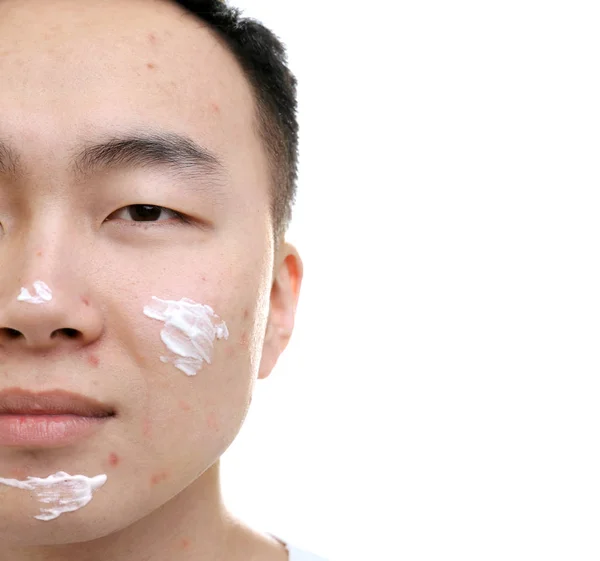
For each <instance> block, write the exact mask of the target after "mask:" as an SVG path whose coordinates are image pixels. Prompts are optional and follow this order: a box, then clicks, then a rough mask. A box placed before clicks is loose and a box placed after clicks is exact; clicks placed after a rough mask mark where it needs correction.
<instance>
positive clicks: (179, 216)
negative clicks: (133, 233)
mask: <svg viewBox="0 0 600 561" xmlns="http://www.w3.org/2000/svg"><path fill="white" fill-rule="evenodd" d="M135 207H146V208H152V209H160V210H161V211H167V212H170V213H171V214H173V215H174V218H175V221H176V222H179V223H182V224H189V220H188V219H187V218H186V217H185V216H184V215H183V214H181V213H180V212H177V211H176V210H172V209H170V208H167V207H164V206H159V205H146V204H133V205H127V206H124V207H123V208H120V209H119V210H117V211H115V212H113V214H112V215H111V216H114V215H116V214H118V213H120V212H124V211H127V210H128V209H132V208H135ZM126 222H133V223H134V224H140V225H141V224H155V223H159V222H167V223H169V222H171V220H127V221H126Z"/></svg>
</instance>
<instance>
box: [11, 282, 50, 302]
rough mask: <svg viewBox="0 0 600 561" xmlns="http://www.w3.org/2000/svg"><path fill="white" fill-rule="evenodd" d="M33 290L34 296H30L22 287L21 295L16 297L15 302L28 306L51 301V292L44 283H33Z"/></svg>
mask: <svg viewBox="0 0 600 561" xmlns="http://www.w3.org/2000/svg"><path fill="white" fill-rule="evenodd" d="M33 288H34V289H35V296H32V294H31V293H30V292H29V290H27V289H26V288H25V287H23V288H21V293H20V294H19V295H18V296H17V300H19V301H20V302H27V303H29V304H44V303H45V302H50V300H52V290H50V288H49V287H48V285H47V284H46V283H45V282H42V281H35V282H34V283H33Z"/></svg>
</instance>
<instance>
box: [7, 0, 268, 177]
mask: <svg viewBox="0 0 600 561" xmlns="http://www.w3.org/2000/svg"><path fill="white" fill-rule="evenodd" d="M148 126H150V127H151V128H152V129H153V130H164V131H166V132H171V133H179V134H182V135H185V136H188V137H191V138H194V139H195V140H197V141H198V142H199V143H200V144H202V145H205V146H207V147H209V148H210V149H211V150H213V151H214V152H216V153H219V154H221V155H223V156H224V158H223V159H224V160H228V159H235V158H237V159H238V160H239V159H240V158H241V159H244V158H247V159H251V160H252V161H253V162H254V164H256V162H257V161H260V160H262V159H264V158H262V154H261V148H260V147H259V146H260V142H259V140H258V137H257V135H256V132H255V127H254V102H253V97H252V92H251V89H250V85H249V84H248V82H247V80H246V78H245V77H244V75H243V73H242V71H241V69H240V67H239V65H238V63H237V61H236V60H235V58H234V56H233V55H232V54H231V53H230V52H229V50H228V49H227V48H226V47H225V45H224V44H223V42H222V41H221V40H220V39H219V38H218V37H217V35H216V34H215V32H213V31H212V30H210V29H209V28H208V27H207V26H206V24H204V23H203V22H201V21H200V20H198V19H197V18H195V17H194V16H193V15H192V14H188V13H187V12H185V11H184V10H183V9H182V8H180V7H179V6H177V5H176V4H172V3H170V2H167V1H162V0H159V1H154V0H103V1H102V2H81V1H80V0H0V139H3V140H5V141H10V142H11V144H12V145H16V146H17V148H19V149H20V148H26V151H27V152H28V153H29V154H30V155H31V157H32V158H36V157H37V158H41V157H42V156H43V154H42V152H43V151H44V150H45V149H46V148H48V147H49V146H52V149H53V151H55V152H59V151H60V149H61V148H62V147H63V144H64V147H65V149H67V148H69V149H72V148H73V146H67V145H69V144H74V143H75V142H76V141H77V140H86V139H89V138H90V137H94V136H103V135H104V136H105V135H106V134H109V133H111V134H114V133H115V132H117V133H118V132H119V131H122V132H125V131H129V130H137V129H139V128H141V127H148ZM232 139H235V148H236V150H235V152H234V151H233V143H232V142H231V140H232ZM36 151H39V152H40V153H38V154H35V152H36ZM55 155H56V154H55ZM228 156H229V157H230V158H228ZM240 165H243V166H244V167H246V169H247V166H248V162H245V163H244V162H240ZM254 167H256V166H254ZM259 167H262V168H263V169H262V170H261V171H264V172H266V170H265V169H264V162H261V166H259Z"/></svg>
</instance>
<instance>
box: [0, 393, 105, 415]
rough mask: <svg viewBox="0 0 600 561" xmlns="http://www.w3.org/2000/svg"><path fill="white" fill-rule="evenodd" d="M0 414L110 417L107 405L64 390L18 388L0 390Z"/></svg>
mask: <svg viewBox="0 0 600 561" xmlns="http://www.w3.org/2000/svg"><path fill="white" fill-rule="evenodd" d="M0 415H78V416H80V417H94V418H102V417H111V416H113V415H114V410H113V409H112V407H110V406H108V405H104V404H103V403H101V402H99V401H96V400H94V399H91V398H89V397H85V396H83V395H79V394H76V393H72V392H68V391H65V390H53V391H48V392H31V391H27V390H22V389H19V388H13V389H6V390H2V391H0Z"/></svg>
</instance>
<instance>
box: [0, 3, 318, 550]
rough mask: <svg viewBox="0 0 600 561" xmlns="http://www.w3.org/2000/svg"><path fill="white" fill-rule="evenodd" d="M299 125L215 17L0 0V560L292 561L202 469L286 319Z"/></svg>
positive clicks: (270, 79)
mask: <svg viewBox="0 0 600 561" xmlns="http://www.w3.org/2000/svg"><path fill="white" fill-rule="evenodd" d="M295 107H296V99H295V80H294V77H293V76H292V74H291V73H290V72H289V70H288V69H287V67H286V63H285V53H284V50H283V47H282V46H281V44H280V43H279V41H278V40H277V39H276V38H275V37H274V36H273V35H272V34H271V33H270V32H269V31H268V30H266V29H265V28H264V27H262V26H261V25H259V24H258V23H256V22H252V21H249V20H245V19H242V18H241V17H240V14H239V13H238V12H236V11H235V10H234V9H232V8H230V7H228V6H227V5H226V4H224V3H221V2H218V1H216V0H215V1H198V2H192V1H185V2H184V1H182V2H175V1H169V0H102V1H100V0H97V1H88V2H81V0H0V538H1V539H0V543H1V544H2V545H1V548H2V550H1V552H0V559H1V560H2V561H5V560H6V561H8V560H10V561H26V560H34V559H35V560H39V559H44V560H59V559H60V560H62V559H69V560H70V559H77V560H78V561H96V560H100V559H102V560H106V559H110V560H111V561H125V560H127V561H130V560H131V561H154V560H160V561H165V560H167V559H168V560H175V561H179V560H181V561H187V560H192V559H193V560H196V561H213V560H214V561H216V560H226V561H242V560H244V561H249V560H256V561H258V560H261V561H283V560H284V559H288V551H287V550H286V547H285V545H284V544H283V543H282V542H280V541H279V540H277V539H275V538H274V537H272V536H268V535H263V534H261V533H259V532H256V531H254V530H252V529H250V528H248V527H247V526H246V525H244V524H243V523H242V522H241V521H239V520H237V519H236V518H235V516H233V515H232V514H231V513H230V512H228V511H227V509H226V507H225V505H224V504H223V501H222V497H221V492H220V483H219V458H220V456H221V455H222V454H223V452H224V451H225V450H226V449H227V448H228V446H229V445H230V444H231V442H232V441H233V439H234V438H235V436H236V435H237V433H238V431H239V429H240V427H241V425H242V423H243V421H244V418H245V415H246V412H247V410H248V407H249V404H250V402H251V396H252V391H253V387H254V382H255V380H256V379H257V378H265V377H266V376H268V375H269V373H270V372H271V370H272V368H273V366H274V365H275V363H276V361H277V359H278V357H279V355H280V353H281V352H282V351H283V350H284V348H285V347H286V344H287V342H288V340H289V338H290V336H291V333H292V328H293V325H294V315H295V309H296V304H297V301H298V295H299V290H300V284H301V280H302V263H301V260H300V257H299V256H298V254H297V252H296V250H295V249H294V248H293V247H292V246H291V245H289V244H288V243H286V242H285V239H284V233H285V229H286V225H287V222H288V220H289V216H290V207H291V204H292V201H293V196H294V189H295V185H294V184H295V178H296V161H297V154H296V152H297V123H296V118H295ZM301 555H302V554H301V553H300V552H297V551H296V552H293V553H292V554H291V555H290V558H291V559H294V558H297V559H301V558H304V557H301ZM294 556H297V557H294ZM306 558H307V559H308V558H309V557H306Z"/></svg>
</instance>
